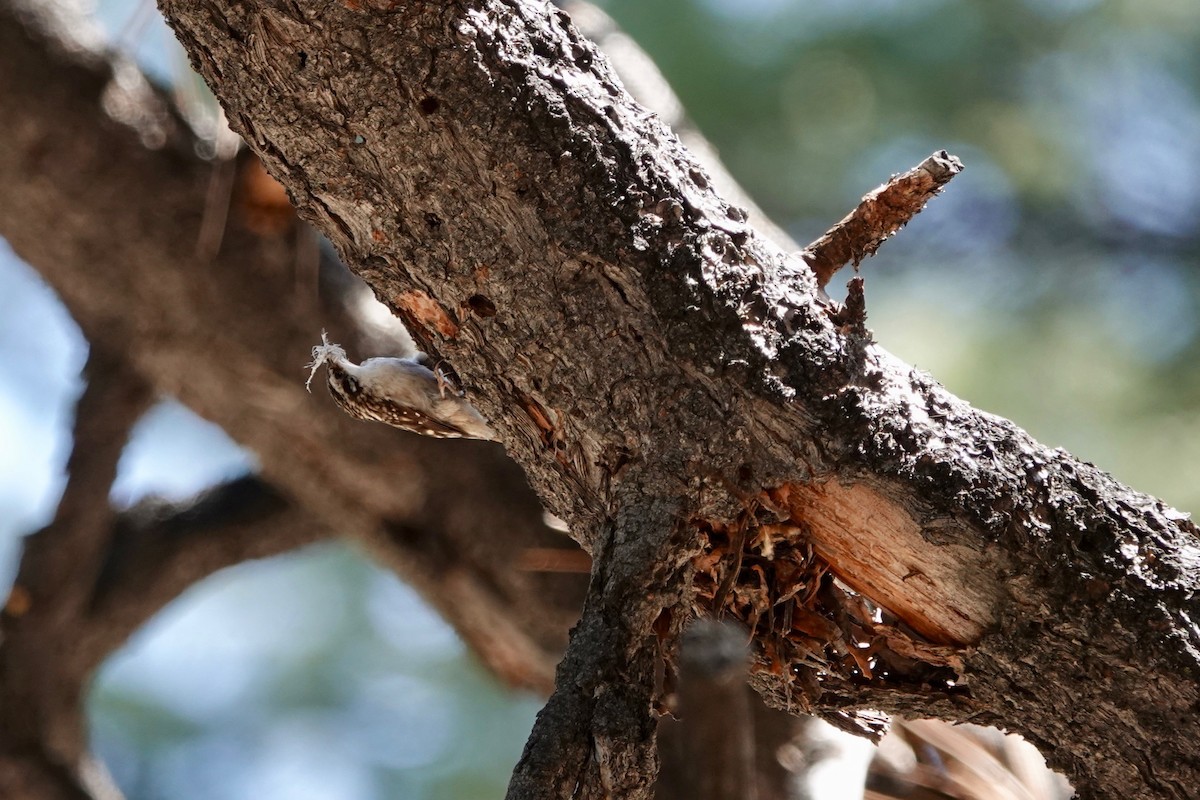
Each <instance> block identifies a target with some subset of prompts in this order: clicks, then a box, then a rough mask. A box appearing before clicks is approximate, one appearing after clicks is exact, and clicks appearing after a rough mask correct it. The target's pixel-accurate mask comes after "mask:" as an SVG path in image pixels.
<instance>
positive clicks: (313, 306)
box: [0, 4, 581, 690]
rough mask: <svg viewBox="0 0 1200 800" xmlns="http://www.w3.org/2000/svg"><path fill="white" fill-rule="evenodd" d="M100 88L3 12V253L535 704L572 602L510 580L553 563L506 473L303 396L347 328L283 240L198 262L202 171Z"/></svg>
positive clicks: (481, 454) (501, 460)
mask: <svg viewBox="0 0 1200 800" xmlns="http://www.w3.org/2000/svg"><path fill="white" fill-rule="evenodd" d="M112 79H113V76H112V70H111V68H110V67H109V65H108V64H107V62H104V61H102V60H99V59H95V58H89V57H88V56H87V55H86V53H80V52H79V51H77V50H76V49H72V48H68V47H59V46H56V45H55V44H54V40H53V39H51V38H48V37H47V35H46V34H44V33H38V32H35V31H34V30H32V29H30V28H28V27H26V26H25V25H24V24H23V22H22V17H21V16H20V15H19V14H17V13H16V12H15V11H14V9H13V7H12V6H10V5H7V4H0V179H2V180H3V181H4V183H5V185H6V186H7V187H8V191H6V192H5V193H4V195H3V197H0V233H2V234H3V235H4V236H5V237H6V238H7V239H8V241H9V243H10V244H11V245H12V247H13V248H14V250H15V251H16V252H17V253H18V254H19V255H21V256H22V257H23V258H24V259H25V260H26V261H28V262H29V263H30V264H32V265H33V266H35V267H36V268H38V269H39V270H40V271H41V273H42V275H43V276H44V277H45V278H46V279H47V280H48V281H49V282H50V283H51V285H52V286H53V287H54V288H55V289H56V290H57V291H58V292H59V295H60V297H61V298H62V299H63V301H64V302H65V303H66V304H67V306H68V308H69V309H70V310H71V313H72V314H73V316H74V317H75V319H76V320H77V321H79V323H80V325H81V326H82V327H83V328H84V329H85V330H86V331H88V332H89V334H90V335H92V336H93V338H95V339H96V340H97V343H98V344H101V345H103V346H104V347H105V349H106V351H107V352H114V353H121V354H122V356H123V357H124V358H126V359H128V361H129V362H130V363H131V365H132V368H133V369H134V370H135V372H136V373H137V374H139V375H141V376H142V378H143V380H145V381H146V382H148V383H150V384H152V385H153V386H154V388H155V389H156V390H157V391H158V392H161V393H164V394H174V395H176V396H178V397H179V398H180V399H181V400H183V401H184V402H185V403H187V404H188V405H190V406H191V407H192V408H193V409H194V410H196V411H197V412H198V413H200V414H202V415H203V416H205V417H207V418H208V419H210V420H213V421H214V422H217V423H219V424H220V425H221V426H222V427H224V428H225V430H226V431H228V432H229V433H230V434H231V435H232V436H233V437H234V438H235V439H237V440H238V441H239V442H240V443H241V444H242V445H244V446H246V447H248V448H250V449H252V450H253V451H254V452H255V455H256V457H257V458H258V460H259V462H260V464H261V465H262V469H263V473H264V478H265V479H266V480H268V481H269V482H270V483H271V484H272V485H274V486H276V487H278V488H279V490H280V491H281V493H282V494H283V495H285V496H286V497H287V498H288V501H289V502H290V503H295V504H296V505H297V507H299V508H303V509H305V510H306V512H307V513H308V514H310V515H312V517H313V519H314V521H315V522H316V523H318V524H320V525H323V526H325V527H326V528H327V529H328V530H330V531H331V532H333V533H336V534H337V535H341V536H346V537H348V538H350V539H352V540H354V541H356V542H358V543H359V544H360V545H361V546H364V547H365V548H366V549H367V550H368V551H369V552H371V553H372V554H373V555H374V556H375V557H376V558H378V559H380V560H381V561H382V562H383V563H385V564H387V565H388V566H390V567H391V568H393V569H395V570H397V571H398V572H399V573H400V574H401V575H402V576H404V577H405V578H406V579H407V580H408V581H409V582H410V583H412V584H413V585H414V586H415V587H416V588H417V589H418V590H419V591H421V592H422V593H423V594H424V596H425V597H426V598H427V599H428V600H429V601H430V602H431V603H432V604H433V605H434V606H435V607H437V608H438V609H439V610H441V611H442V612H443V613H444V614H445V616H446V618H447V620H448V621H449V622H450V623H451V624H452V625H454V626H455V627H456V628H458V630H459V631H460V632H461V633H462V635H463V637H464V639H465V640H466V641H467V643H468V644H469V645H470V646H471V647H472V648H473V649H474V650H475V651H476V652H477V653H479V654H480V656H481V658H482V659H483V661H484V663H486V664H488V665H490V666H491V667H493V669H495V670H496V672H497V674H498V675H499V676H500V677H501V678H502V679H504V680H507V681H510V682H512V683H514V684H518V685H525V686H533V687H537V688H541V689H543V690H548V684H549V682H550V678H551V675H552V674H553V664H554V662H555V661H556V660H557V658H558V654H559V653H561V650H562V647H563V645H564V644H565V631H566V629H567V627H568V626H569V625H570V623H571V621H573V619H574V618H575V616H576V614H577V613H578V612H577V609H578V607H579V603H580V600H581V588H580V582H579V578H578V577H577V576H572V575H548V574H544V573H539V572H530V571H523V570H519V569H516V568H515V564H516V563H517V562H518V561H519V558H520V554H521V553H522V552H523V551H524V550H525V549H526V548H528V547H549V546H561V545H562V544H563V537H562V536H561V534H559V533H557V532H555V531H553V530H551V529H549V528H547V526H546V525H545V524H544V522H543V521H542V510H541V506H540V504H539V503H538V501H537V499H536V497H535V496H534V495H533V494H532V493H531V492H530V491H529V489H528V487H527V486H526V484H525V481H524V478H523V476H522V475H521V473H520V471H519V470H518V469H516V468H515V467H514V466H513V465H512V464H511V463H510V462H508V460H507V459H505V457H504V455H503V453H502V452H500V450H499V448H497V447H495V446H489V445H482V446H472V444H471V443H455V442H449V443H446V442H433V441H427V440H422V439H420V438H419V437H413V436H406V435H404V434H400V433H398V432H395V431H391V430H388V429H380V428H379V426H375V425H370V424H366V423H358V422H355V421H353V420H349V419H347V418H346V417H345V415H343V414H342V413H341V412H340V411H339V410H338V409H337V408H336V407H335V406H334V405H333V403H332V402H331V401H329V400H328V398H326V397H324V396H323V395H321V394H314V395H309V394H307V393H306V392H305V391H304V387H303V369H302V367H303V364H304V363H305V361H307V358H308V350H309V348H310V347H311V345H312V343H313V339H314V337H315V336H316V335H317V334H318V333H319V331H320V329H321V327H322V325H323V324H328V325H329V327H330V328H331V329H333V330H335V331H337V332H338V335H339V336H341V337H342V338H345V339H349V340H351V341H353V340H354V337H353V336H351V335H349V333H348V330H347V327H348V322H347V321H345V319H344V317H345V314H344V313H342V312H340V311H339V310H338V309H336V308H330V307H328V306H322V305H320V304H318V302H317V300H316V298H315V297H313V296H311V295H296V294H295V292H294V285H295V282H296V281H295V278H294V272H295V258H294V252H293V249H292V246H291V242H292V241H293V238H294V237H293V236H292V234H291V232H290V231H287V232H285V234H284V235H281V236H269V235H268V236H260V235H257V234H256V233H254V231H253V230H250V229H249V228H248V227H247V225H246V224H244V223H243V222H242V220H240V219H239V218H236V217H235V218H234V219H232V220H231V222H230V227H229V230H228V232H227V234H226V236H225V243H224V245H223V249H222V252H221V254H220V255H219V257H217V258H215V259H213V260H211V261H210V260H205V259H202V258H200V257H198V256H197V254H196V252H195V250H194V244H193V243H194V242H195V240H196V232H197V231H198V229H199V226H200V224H201V219H202V217H203V208H204V197H205V193H206V187H207V184H208V175H209V169H210V165H209V164H208V163H207V162H205V161H203V160H201V159H198V158H197V157H196V156H195V151H196V143H195V141H194V140H193V138H192V137H191V135H190V134H189V133H188V132H187V131H186V129H184V128H181V127H178V126H174V127H172V123H171V120H172V119H173V118H172V117H171V116H170V114H169V113H168V112H167V111H166V109H165V107H164V106H161V105H156V104H155V100H156V98H155V96H154V93H153V92H151V91H149V90H147V91H146V92H145V93H144V94H143V95H136V94H135V95H134V96H132V97H126V98H125V100H126V101H128V102H126V103H125V104H124V105H122V106H121V108H123V109H124V111H125V112H126V114H127V115H128V117H129V118H132V119H140V120H147V119H149V120H155V121H157V124H158V125H159V128H158V130H160V132H162V136H160V137H159V138H157V139H155V140H154V141H156V142H157V143H158V144H159V145H161V147H160V148H159V149H157V150H154V149H147V147H146V145H145V135H146V134H145V131H141V132H139V131H138V130H136V129H133V128H130V127H128V126H126V125H124V124H120V123H117V122H115V121H114V120H113V119H112V118H111V117H110V116H109V115H108V113H106V111H105V108H106V107H110V106H111V105H112V103H111V100H109V101H106V98H110V97H111V92H112V88H111V82H112ZM122 85H123V86H125V87H128V86H129V79H128V77H126V79H125V82H124V83H123V84H122ZM139 109H140V110H139ZM135 112H136V113H135ZM81 132H86V135H83V134H81ZM238 202H239V203H240V202H241V200H240V199H239V201H238ZM67 210H69V211H67ZM333 280H336V278H334V276H332V275H331V274H330V273H328V272H327V273H326V276H325V278H324V279H323V281H324V282H323V286H324V290H325V291H326V293H329V291H330V290H331V288H333V286H334V283H333V282H332V281H333ZM322 320H327V321H328V322H325V323H323V322H322Z"/></svg>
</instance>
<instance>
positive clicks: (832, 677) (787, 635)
mask: <svg viewBox="0 0 1200 800" xmlns="http://www.w3.org/2000/svg"><path fill="white" fill-rule="evenodd" d="M864 522H866V523H868V524H869V525H870V528H869V529H864V528H863V527H862V526H863V524H864ZM698 524H699V526H700V530H701V533H702V535H703V537H704V548H703V551H702V552H701V553H700V554H699V555H698V556H696V558H695V559H694V561H693V566H694V568H695V584H694V585H695V590H696V604H697V609H696V610H697V611H698V612H700V613H706V614H711V615H713V616H724V617H732V618H734V619H736V620H739V621H740V622H742V623H743V624H744V625H745V626H746V628H747V629H748V631H749V635H750V638H752V639H753V641H754V643H755V650H756V663H755V666H754V669H758V670H767V671H770V672H771V673H774V674H777V675H784V674H786V675H789V676H790V677H791V678H792V679H794V680H795V681H796V682H797V683H798V684H799V686H800V688H802V689H803V690H804V694H805V695H807V696H809V697H812V696H814V694H819V693H820V692H821V691H824V690H834V689H835V688H836V687H837V686H838V685H839V684H843V685H844V684H851V685H854V686H864V685H878V686H895V687H903V688H905V689H908V690H917V691H930V690H932V691H946V692H954V691H956V690H959V688H960V687H959V683H960V677H959V674H960V672H961V670H962V662H961V658H960V656H961V654H962V653H963V651H964V648H965V647H967V646H969V645H970V644H972V643H974V642H975V641H977V640H978V637H979V636H980V635H981V634H982V632H983V630H984V627H986V625H987V624H988V622H989V621H990V617H989V616H988V612H989V611H990V607H991V603H992V602H993V601H994V599H995V596H996V595H995V593H994V591H995V587H991V586H988V585H987V584H986V582H983V583H978V582H977V583H976V585H974V586H968V584H970V583H971V581H969V580H967V579H963V580H955V579H953V578H951V577H948V570H950V567H949V566H947V565H948V564H950V563H951V562H952V561H953V560H954V559H960V562H959V563H961V559H962V557H963V554H962V553H960V552H951V551H956V550H962V549H963V548H961V547H958V548H954V547H950V548H946V551H947V552H944V553H943V554H942V557H941V559H940V561H939V563H940V564H941V566H939V565H938V564H930V563H926V564H925V565H926V567H927V568H928V569H929V571H930V574H931V575H932V576H933V577H932V578H931V577H930V574H927V573H925V572H921V571H920V569H919V568H918V567H915V566H913V565H912V564H911V563H910V561H913V560H915V559H916V558H917V556H918V554H919V553H922V552H926V551H929V552H933V551H938V550H941V549H943V548H940V547H939V546H937V545H933V544H931V543H929V542H927V541H925V539H924V538H923V537H922V536H921V530H920V527H919V526H918V525H917V524H916V523H915V522H913V521H912V520H911V517H910V516H909V515H907V514H905V513H904V512H903V511H902V510H901V509H899V508H898V507H895V506H894V505H889V504H888V503H887V502H886V501H885V500H884V498H882V496H880V495H878V494H877V493H875V492H873V490H871V489H869V488H867V487H861V486H858V487H854V486H850V487H847V486H841V485H834V484H825V485H811V484H805V485H800V484H795V485H786V486H782V487H776V488H774V489H771V490H768V491H766V492H763V493H762V494H760V495H759V496H758V497H756V498H754V499H752V500H750V501H749V502H748V503H747V507H746V509H745V510H744V511H743V513H742V514H741V515H739V517H738V518H737V519H735V520H734V521H733V522H731V523H725V524H723V523H713V522H711V521H706V522H700V523H698ZM856 547H857V550H856V549H855V548H856ZM968 561H969V560H968ZM965 574H966V573H964V575H965ZM921 576H923V577H924V579H923V580H920V579H918V578H919V577H921ZM933 578H941V579H943V580H944V581H945V582H944V584H942V585H935V583H934V580H933ZM955 592H961V593H962V595H960V596H957V597H955V596H952V595H953V594H954V593H955ZM944 593H949V594H944ZM964 603H965V604H964Z"/></svg>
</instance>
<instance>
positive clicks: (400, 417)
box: [304, 331, 496, 441]
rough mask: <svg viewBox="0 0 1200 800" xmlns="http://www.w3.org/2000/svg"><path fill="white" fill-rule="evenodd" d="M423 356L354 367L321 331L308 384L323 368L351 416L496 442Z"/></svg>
mask: <svg viewBox="0 0 1200 800" xmlns="http://www.w3.org/2000/svg"><path fill="white" fill-rule="evenodd" d="M419 358H420V356H410V357H407V358H368V359H367V360H366V361H364V362H362V363H361V364H355V363H354V362H352V361H350V360H349V359H348V358H347V357H346V351H345V350H344V349H343V348H342V346H341V345H337V344H333V343H331V342H330V341H329V337H328V336H327V335H326V334H325V332H324V331H321V344H319V345H317V346H316V347H314V348H313V349H312V362H311V363H309V364H308V365H307V366H308V368H309V369H310V372H309V374H308V381H307V382H306V383H305V384H304V385H305V387H307V388H308V390H309V391H310V392H311V391H312V380H313V377H314V376H316V374H317V370H318V369H319V368H320V367H321V365H322V364H324V365H325V369H326V377H327V380H326V383H327V384H328V386H329V393H330V394H331V395H333V399H334V401H336V402H337V404H338V405H339V406H341V407H342V410H344V411H345V412H346V413H348V414H350V416H352V417H357V418H358V419H365V420H373V421H375V422H386V423H387V424H388V425H391V426H392V427H393V428H399V429H400V430H404V431H410V432H412V433H419V434H420V435H422V436H436V437H439V438H442V439H486V440H489V441H490V440H495V438H496V434H495V432H494V431H493V430H492V429H491V428H490V427H489V426H488V424H487V421H486V420H485V419H484V418H483V416H482V415H481V414H480V413H479V412H478V411H477V410H476V409H475V406H473V405H471V404H470V403H469V402H467V400H466V398H464V397H462V396H461V394H460V393H457V392H455V391H454V390H453V389H451V388H450V386H449V385H448V384H447V383H446V379H445V378H443V377H442V376H441V375H440V374H438V373H437V372H434V371H433V370H431V369H429V368H428V367H426V366H425V365H424V364H421V363H420V361H419V360H418V359H419Z"/></svg>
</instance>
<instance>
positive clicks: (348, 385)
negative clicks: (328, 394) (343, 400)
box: [341, 375, 362, 397]
mask: <svg viewBox="0 0 1200 800" xmlns="http://www.w3.org/2000/svg"><path fill="white" fill-rule="evenodd" d="M341 379H342V391H344V392H345V393H346V394H348V395H350V396H351V397H353V396H354V395H356V394H358V393H359V392H361V391H362V387H361V386H359V385H358V381H356V380H354V378H352V377H351V376H349V375H342V376H341Z"/></svg>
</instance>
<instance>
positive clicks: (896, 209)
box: [800, 150, 963, 289]
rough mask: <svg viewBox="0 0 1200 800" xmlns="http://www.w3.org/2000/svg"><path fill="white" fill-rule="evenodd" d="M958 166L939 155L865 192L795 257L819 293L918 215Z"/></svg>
mask: <svg viewBox="0 0 1200 800" xmlns="http://www.w3.org/2000/svg"><path fill="white" fill-rule="evenodd" d="M962 169H963V164H962V162H961V161H959V160H958V158H956V157H955V156H952V155H950V154H949V153H947V152H946V151H945V150H939V151H938V152H936V153H934V154H933V155H931V156H930V157H929V158H927V159H925V160H924V161H922V162H921V163H920V164H918V165H917V166H915V167H913V168H912V169H910V170H909V171H908V172H902V173H900V174H899V175H893V176H892V178H891V180H889V181H888V182H887V183H885V184H883V185H882V186H880V187H878V188H876V189H874V190H873V191H871V192H869V193H868V194H867V195H866V196H865V197H863V199H862V202H860V203H859V204H858V207H857V208H855V209H854V210H853V211H851V212H850V213H849V214H847V215H846V217H845V218H844V219H842V221H841V222H839V223H838V224H836V225H834V226H833V227H832V228H830V229H829V230H828V231H826V233H825V235H824V236H822V237H821V238H820V239H817V240H816V241H815V242H813V243H812V244H810V245H809V246H808V247H806V248H804V249H803V250H801V251H800V256H801V257H802V258H803V259H804V260H805V262H806V263H807V264H808V266H809V267H810V268H811V269H812V271H813V273H814V274H815V275H816V276H817V285H818V286H820V287H821V288H822V289H824V288H825V286H826V284H828V283H829V279H830V278H832V277H833V275H834V273H835V272H837V271H838V270H839V269H841V268H842V267H843V266H845V265H846V264H849V263H853V264H854V266H855V267H857V266H858V265H859V264H861V263H862V261H863V259H864V258H867V257H868V256H872V255H874V254H875V251H876V250H878V249H879V246H880V245H881V244H883V242H884V241H885V240H886V239H887V238H888V237H889V236H891V235H892V234H894V233H895V232H896V231H898V230H900V229H901V228H903V227H904V226H905V225H907V224H908V221H909V220H911V219H912V218H913V217H915V216H916V215H917V214H919V213H921V210H922V209H924V208H925V204H926V203H928V202H929V201H930V200H931V199H932V198H933V197H934V196H935V195H936V194H937V193H938V192H940V191H941V190H942V187H943V186H945V185H946V184H947V183H949V182H950V179H951V178H953V177H954V176H955V175H957V174H958V173H960V172H962Z"/></svg>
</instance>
